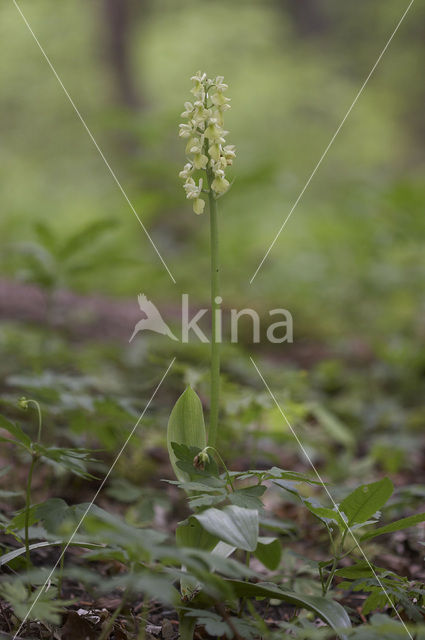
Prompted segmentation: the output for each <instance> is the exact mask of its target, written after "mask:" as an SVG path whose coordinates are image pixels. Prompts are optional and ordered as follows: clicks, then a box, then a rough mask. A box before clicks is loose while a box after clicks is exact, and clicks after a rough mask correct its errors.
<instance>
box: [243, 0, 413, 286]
mask: <svg viewBox="0 0 425 640" xmlns="http://www.w3.org/2000/svg"><path fill="white" fill-rule="evenodd" d="M413 3H414V0H410V2H409V4H408V6H407V9H406V10H405V12H404V13H403V15H402V16H401V18H400V20H399V21H398V23H397V25H396V27H395V29H394V31H393V32H392V34H391V36H390V37H389V39H388V41H387V43H386V45H385V47H384V48H383V49H382V51H381V53H380V54H379V56H378V59H377V61H376V62H375V64H374V65H373V67H372V69H371V70H370V71H369V74H368V76H367V78H366V80H365V81H364V82H363V84H362V86H361V87H360V89H359V91H358V93H357V95H356V97H355V98H354V100H353V102H352V103H351V106H350V108H349V109H348V111H347V113H346V114H345V116H344V117H343V119H342V120H341V122H340V125H339V127H338V128H337V130H336V131H335V133H334V134H333V136H332V138H331V139H330V142H329V144H328V146H327V147H326V149H325V150H324V152H323V153H322V155H321V157H320V159H319V162H318V163H317V164H316V166H315V167H314V169H313V171H312V172H311V174H310V177H309V179H308V180H307V182H306V183H305V185H304V187H303V188H302V190H301V192H300V194H299V196H298V198H297V199H296V200H295V202H294V204H293V206H292V209H291V210H290V212H289V213H288V215H287V216H286V218H285V220H284V221H283V224H282V226H281V227H280V229H279V231H278V232H277V234H276V236H275V238H274V240H273V242H272V243H271V245H270V246H269V248H268V249H267V251H266V253H265V254H264V256H263V259H262V260H261V262H260V264H259V265H258V267H257V269H256V271H255V273H254V275H253V276H252V278H251V280H250V281H249V283H250V284H252V283H253V281H254V278H255V277H256V275H257V273H258V272H259V271H260V269H261V267H262V266H263V264H264V261H265V260H266V258H267V256H268V255H269V253H270V251H271V250H272V249H273V247H274V245H275V244H276V242H277V239H278V238H279V236H280V234H281V233H282V231H283V229H284V228H285V226H286V223H287V222H288V220H289V218H290V217H291V216H292V214H293V212H294V210H295V208H296V207H297V205H298V203H299V201H300V200H301V198H302V197H303V195H304V193H305V191H306V189H307V187H308V186H309V184H310V182H311V181H312V179H313V178H314V176H315V174H316V171H317V170H318V168H319V167H320V165H321V164H322V162H323V160H324V159H325V157H326V155H327V153H328V151H329V149H330V148H331V146H332V145H333V143H334V141H335V138H336V137H337V135H338V134H339V132H340V131H341V129H342V127H343V126H344V123H345V121H346V120H347V118H348V116H349V115H350V113H351V111H352V110H353V108H354V106H355V104H356V102H357V100H358V99H359V98H360V96H361V94H362V93H363V89H364V88H365V87H366V85H367V83H368V82H369V80H370V78H371V77H372V75H373V73H374V71H375V69H376V67H377V66H378V64H379V63H380V61H381V59H382V57H383V55H384V53H385V52H386V50H387V49H388V47H389V46H390V44H391V41H392V39H393V38H394V36H395V34H396V33H397V31H398V29H399V27H400V25H401V23H402V22H403V20H404V18H405V17H406V15H407V13H408V11H409V9H410V7H411V6H412V4H413Z"/></svg>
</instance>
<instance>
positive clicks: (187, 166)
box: [179, 162, 193, 180]
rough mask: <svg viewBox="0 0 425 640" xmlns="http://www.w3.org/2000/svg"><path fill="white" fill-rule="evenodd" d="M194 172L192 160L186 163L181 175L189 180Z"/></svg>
mask: <svg viewBox="0 0 425 640" xmlns="http://www.w3.org/2000/svg"><path fill="white" fill-rule="evenodd" d="M192 173H193V164H192V163H191V162H187V163H186V164H185V165H184V167H183V170H182V171H180V173H179V177H180V178H183V179H184V180H187V179H188V178H190V176H191V175H192Z"/></svg>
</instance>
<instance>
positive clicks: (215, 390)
mask: <svg viewBox="0 0 425 640" xmlns="http://www.w3.org/2000/svg"><path fill="white" fill-rule="evenodd" d="M207 177H208V186H209V193H208V198H209V205H210V243H211V314H212V320H211V327H212V336H211V366H210V371H211V399H210V427H209V431H208V444H209V445H211V446H212V447H214V446H215V443H216V440H217V429H218V413H219V387H220V343H219V341H217V336H216V330H217V321H216V320H217V319H216V310H217V309H219V308H220V303H219V302H217V301H216V300H217V296H219V291H220V284H219V282H220V281H219V270H220V267H219V252H218V221H217V200H216V199H215V197H214V194H213V192H212V189H211V184H212V180H213V176H212V174H211V173H210V172H207Z"/></svg>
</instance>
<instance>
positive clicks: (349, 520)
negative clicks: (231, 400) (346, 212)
mask: <svg viewBox="0 0 425 640" xmlns="http://www.w3.org/2000/svg"><path fill="white" fill-rule="evenodd" d="M192 81H193V88H192V90H191V91H192V94H193V96H194V102H186V103H185V111H184V112H183V114H182V115H183V116H184V117H186V118H187V119H188V122H187V123H184V124H181V125H180V135H181V136H182V137H183V138H187V139H188V141H187V145H186V153H187V154H188V156H189V161H188V162H187V164H186V165H185V166H184V169H183V170H182V171H181V173H180V176H181V177H182V178H183V179H184V181H185V182H184V189H185V191H186V194H187V198H188V199H190V200H193V210H194V212H195V213H196V214H202V213H203V212H204V209H205V200H204V194H206V195H207V197H208V203H209V216H210V249H211V286H210V293H211V318H212V322H211V325H212V337H211V361H210V385H211V386H210V415H209V428H208V433H207V430H206V427H205V421H204V415H203V408H202V404H201V401H200V399H199V397H198V396H197V394H196V392H195V391H194V390H193V389H192V388H191V387H188V388H187V389H186V390H185V391H184V393H183V394H182V395H181V396H180V398H179V399H178V400H177V403H176V405H175V406H174V408H173V410H172V412H171V415H170V418H169V422H168V431H167V444H168V451H169V456H170V461H171V464H172V467H173V470H174V472H175V475H176V477H177V480H176V481H175V484H177V485H178V486H179V487H180V488H181V489H183V490H184V491H185V493H186V496H187V501H188V506H189V507H190V509H191V510H192V514H191V515H190V516H189V517H188V518H187V519H186V520H185V521H183V522H181V523H180V524H179V525H178V527H177V531H176V541H177V545H178V546H179V547H180V548H181V549H188V548H189V549H198V550H203V551H204V552H205V553H208V554H209V556H210V557H216V558H229V557H230V556H231V555H232V554H234V553H236V554H239V555H241V554H242V556H244V559H245V564H246V566H247V568H248V569H249V568H250V559H251V557H252V556H254V557H255V558H256V559H257V561H259V562H261V563H262V564H263V565H264V566H265V567H266V568H267V569H268V570H270V571H276V570H277V569H278V568H279V564H280V560H281V542H280V540H279V537H277V536H264V535H261V530H262V529H265V530H267V528H271V529H273V528H274V529H275V530H276V523H275V522H273V519H272V518H270V516H268V514H267V512H266V511H265V509H264V506H263V501H262V497H263V494H264V493H265V491H266V490H267V488H268V486H270V484H271V485H274V486H277V487H280V488H282V489H284V490H286V491H289V492H290V493H292V494H294V495H296V496H297V497H299V498H300V499H301V501H302V503H303V504H304V506H305V507H306V508H307V509H308V510H309V511H310V512H311V513H312V514H313V515H314V516H315V517H317V518H318V519H319V520H320V521H321V522H322V523H323V524H324V525H325V527H326V530H327V532H328V535H329V539H330V545H331V558H330V559H329V560H325V561H323V562H320V563H318V565H317V566H318V571H319V575H320V580H321V587H322V595H321V596H308V595H300V594H299V593H296V592H292V591H290V590H288V589H287V588H286V587H282V585H279V583H278V576H276V579H275V580H274V581H273V582H268V583H263V582H261V581H258V582H255V583H254V582H252V581H250V580H249V578H250V577H252V575H253V574H251V575H249V574H248V575H247V576H245V579H244V580H238V579H231V578H227V579H225V583H226V588H227V589H228V592H227V596H226V597H225V602H226V606H224V605H223V601H219V600H218V598H217V595H215V596H214V595H212V593H211V584H209V585H208V586H207V585H206V581H205V579H204V580H199V579H197V578H196V577H194V575H193V573H192V574H191V573H190V571H189V570H188V569H187V567H184V568H182V575H181V577H180V594H181V601H180V603H178V604H177V609H178V610H179V616H180V637H181V638H182V639H183V640H191V639H192V638H193V633H194V629H195V624H196V620H198V621H199V622H200V623H201V624H203V625H204V626H205V627H206V629H208V630H209V632H210V633H213V634H214V635H216V636H219V635H223V636H226V637H228V638H231V637H236V638H238V637H247V638H249V637H254V636H255V632H253V630H252V629H249V628H248V627H246V626H244V622H243V620H242V619H241V615H242V614H243V613H244V611H245V610H246V608H247V607H248V608H249V609H250V611H251V613H252V604H250V600H252V599H253V598H254V599H255V598H266V599H274V600H284V601H286V602H289V603H292V604H294V605H295V606H296V607H300V608H307V609H310V610H311V611H313V612H314V613H315V614H316V615H317V616H319V617H321V618H322V619H323V620H324V621H325V622H326V623H327V624H328V625H330V626H331V627H332V628H333V629H334V630H335V632H336V633H337V634H338V635H339V637H341V638H345V637H346V636H347V635H348V632H349V630H350V628H351V622H350V618H349V617H348V615H347V613H346V611H345V610H344V609H343V608H342V607H341V605H339V604H338V603H337V602H335V601H334V600H332V599H331V598H330V597H329V594H330V592H331V589H332V587H333V585H334V580H335V578H336V577H337V576H339V577H345V578H347V579H349V578H350V575H351V574H350V572H349V571H348V573H347V574H344V573H343V572H344V569H342V568H340V563H341V561H342V560H343V559H344V558H347V557H348V556H350V554H352V553H353V552H355V551H357V552H358V551H359V550H360V551H361V549H360V547H359V543H358V541H357V538H356V537H354V536H356V535H357V533H358V532H360V540H367V539H370V538H372V537H375V536H377V535H380V530H379V529H376V530H375V531H372V532H369V533H364V532H363V530H364V528H366V527H368V526H370V525H373V524H376V523H377V522H378V519H379V515H380V514H379V509H380V508H381V507H382V506H383V505H385V503H386V502H387V500H388V499H389V498H390V496H391V494H392V491H393V486H392V483H391V481H390V480H389V479H387V478H384V479H382V480H380V481H378V482H375V483H372V484H369V485H362V486H360V487H358V488H357V489H355V490H354V491H353V492H352V493H351V494H350V495H348V496H347V497H346V498H345V499H344V500H343V501H342V502H341V504H340V505H336V504H333V505H332V507H326V506H323V505H321V504H320V503H319V502H317V501H315V500H314V499H312V498H306V497H304V494H303V492H302V491H301V487H303V486H305V485H306V484H307V485H314V484H322V483H321V482H314V481H312V480H311V479H310V478H309V477H307V476H305V475H303V474H299V473H295V472H291V471H285V470H282V469H279V468H277V467H273V468H271V469H269V470H265V471H259V470H253V471H245V472H242V473H239V472H232V471H229V470H228V469H227V467H226V465H225V463H224V461H223V459H222V456H221V455H220V453H219V451H218V450H217V448H216V443H217V432H218V425H219V415H220V413H219V409H220V402H219V389H220V353H219V344H218V342H217V335H216V329H217V327H216V310H217V307H218V305H219V303H220V302H221V298H220V297H219V271H220V267H219V235H218V212H217V200H218V198H219V197H221V196H222V195H223V194H224V193H226V191H227V190H228V189H229V187H230V183H229V181H228V180H227V178H226V173H225V172H226V169H227V167H228V165H231V164H232V161H233V158H234V157H235V148H234V146H233V145H226V140H225V137H226V134H227V132H226V131H224V123H223V115H224V112H225V111H226V110H227V109H229V108H230V104H229V98H227V97H226V96H225V95H224V93H225V91H226V90H227V85H226V84H225V83H224V82H223V78H222V77H221V76H219V77H217V78H215V79H209V78H208V77H207V75H206V74H205V73H201V72H198V73H197V74H196V75H195V76H193V77H192ZM204 185H205V186H204ZM424 519H425V514H419V515H417V516H412V517H411V518H407V519H403V520H400V521H397V522H395V523H393V524H392V525H388V526H387V527H383V528H381V533H387V532H391V531H396V530H399V529H401V528H403V527H405V526H412V525H414V524H417V523H418V522H421V521H423V520H424ZM280 533H282V530H280ZM283 533H286V534H287V533H288V531H283ZM347 546H348V547H349V548H348V549H347ZM362 560H363V559H362ZM357 566H359V567H360V569H361V572H360V574H359V575H358V577H359V578H362V581H361V583H360V587H359V588H364V590H365V591H367V590H369V591H370V592H371V594H370V596H369V600H370V602H369V603H368V605H367V611H371V610H372V608H373V606H372V605H373V604H376V603H378V601H379V605H380V606H385V605H386V604H388V602H390V604H393V605H394V606H396V605H399V607H401V608H404V610H405V611H406V612H407V611H408V609H409V607H408V606H407V605H406V599H407V601H409V599H408V598H407V596H406V589H405V586H406V585H403V584H401V583H400V582H399V581H397V580H396V579H395V578H394V576H393V577H391V576H388V575H383V574H382V573H381V574H380V571H379V570H375V568H374V567H373V565H372V564H371V563H370V562H369V561H367V560H366V561H363V564H362V563H360V564H358V563H357V564H356V565H355V566H354V567H353V568H352V569H351V571H352V572H353V575H357V573H356V571H357V569H356V567H357ZM391 580H392V582H391V585H390V584H389V581H391ZM385 585H386V586H387V589H385ZM353 588H357V584H356V583H354V586H353ZM415 593H416V596H418V595H420V596H421V597H422V594H421V590H420V589H419V590H418V589H417V590H416V591H415ZM208 595H209V596H210V598H208ZM211 596H212V599H211ZM391 596H392V597H391ZM208 600H209V602H208ZM403 602H404V604H403ZM208 604H209V605H210V606H211V605H214V608H215V611H214V612H212V611H211V610H209V611H207V610H206V609H207V607H206V605H208ZM410 610H412V607H410ZM418 615H419V614H418ZM257 631H258V629H257ZM252 634H254V635H252Z"/></svg>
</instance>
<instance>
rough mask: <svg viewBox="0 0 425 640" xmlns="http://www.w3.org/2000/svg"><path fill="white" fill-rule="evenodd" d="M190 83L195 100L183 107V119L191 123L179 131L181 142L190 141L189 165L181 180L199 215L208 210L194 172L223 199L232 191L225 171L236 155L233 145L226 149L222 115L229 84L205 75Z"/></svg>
mask: <svg viewBox="0 0 425 640" xmlns="http://www.w3.org/2000/svg"><path fill="white" fill-rule="evenodd" d="M191 80H192V82H193V87H192V89H191V93H192V94H193V96H194V98H193V102H185V104H184V107H185V110H184V111H183V113H182V114H181V115H182V116H183V117H184V118H187V120H188V122H187V123H184V124H181V125H180V131H179V135H180V136H181V137H182V138H188V141H187V144H186V154H187V156H188V162H187V164H185V166H184V168H183V170H182V171H180V173H179V176H180V177H181V178H183V180H184V181H185V182H184V185H183V188H184V190H185V191H186V197H187V198H189V200H193V210H194V212H195V213H197V214H200V213H202V212H203V211H204V208H205V200H204V199H203V198H202V197H201V194H202V192H203V189H202V187H203V179H202V178H199V180H198V182H196V181H195V179H194V178H193V173H194V171H197V170H203V171H205V172H206V177H207V183H208V188H209V189H210V190H211V191H212V192H213V195H214V196H215V197H217V196H220V195H222V194H223V193H225V192H226V191H227V190H228V188H229V187H230V183H229V181H228V180H227V179H226V174H225V171H226V168H227V166H228V165H231V164H232V162H233V158H234V157H235V156H236V153H235V146H234V145H233V144H228V145H226V135H227V134H228V131H225V130H224V126H223V114H224V112H225V111H227V110H228V109H230V104H229V103H230V98H227V97H226V96H225V95H224V92H225V91H226V89H227V84H225V83H224V82H223V76H217V77H216V78H215V79H213V80H211V79H210V78H207V74H206V73H201V71H198V73H197V74H196V75H194V76H193V77H192V78H191Z"/></svg>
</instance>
